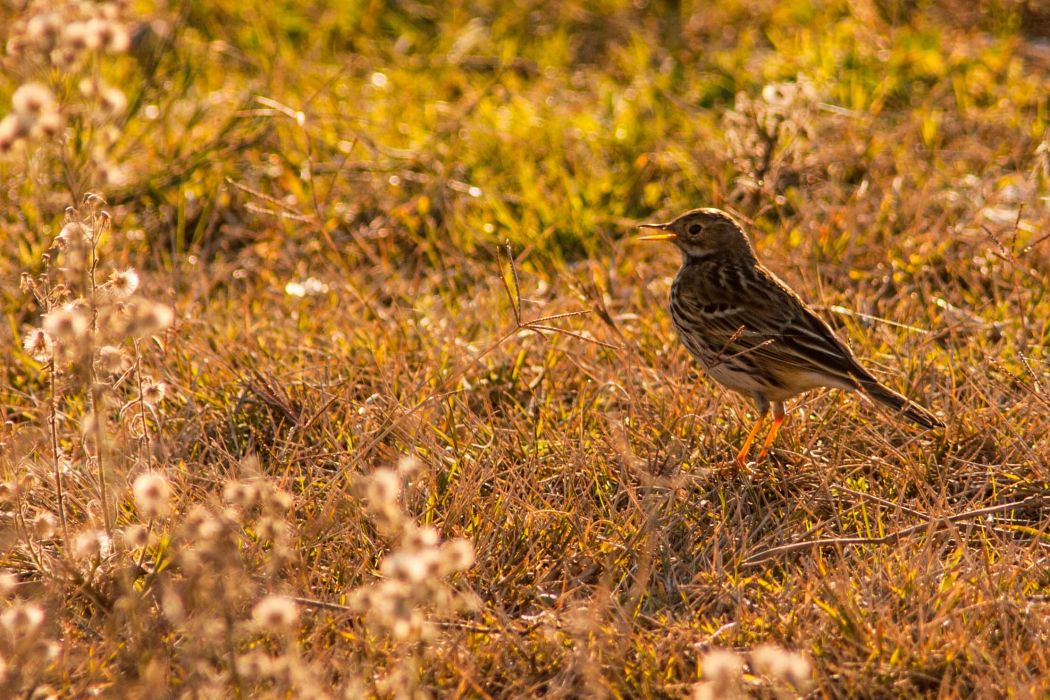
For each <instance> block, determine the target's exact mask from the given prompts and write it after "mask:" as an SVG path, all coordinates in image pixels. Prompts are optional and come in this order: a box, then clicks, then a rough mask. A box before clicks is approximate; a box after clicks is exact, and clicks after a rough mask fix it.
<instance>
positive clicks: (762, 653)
mask: <svg viewBox="0 0 1050 700" xmlns="http://www.w3.org/2000/svg"><path fill="white" fill-rule="evenodd" d="M751 666H752V668H753V669H754V671H755V672H756V673H759V674H761V675H763V676H767V677H769V678H773V679H776V680H780V681H783V682H785V683H787V684H789V685H791V686H793V687H794V688H795V689H796V690H798V691H800V692H806V691H807V690H808V689H809V685H810V684H811V683H812V674H813V669H812V666H811V665H810V663H809V660H808V659H807V658H806V657H805V656H803V655H802V654H798V653H796V652H793V651H788V650H787V649H782V648H780V647H778V646H776V645H775V644H763V645H761V646H758V647H755V648H754V649H753V650H752V651H751Z"/></svg>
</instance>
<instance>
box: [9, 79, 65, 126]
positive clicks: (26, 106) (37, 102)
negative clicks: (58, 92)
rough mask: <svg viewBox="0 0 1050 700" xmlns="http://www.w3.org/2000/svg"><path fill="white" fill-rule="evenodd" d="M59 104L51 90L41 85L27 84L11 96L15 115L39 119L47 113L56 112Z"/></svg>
mask: <svg viewBox="0 0 1050 700" xmlns="http://www.w3.org/2000/svg"><path fill="white" fill-rule="evenodd" d="M56 106H57V103H56V102H55V96H54V94H53V93H52V92H51V90H50V88H48V87H47V86H46V85H42V84H40V83H26V84H25V85H22V86H20V87H19V88H18V89H17V90H15V94H14V95H12V96H11V107H12V109H14V111H15V113H17V114H20V115H23V116H29V117H33V118H36V117H39V116H40V115H41V114H44V113H45V112H54V111H55V109H56Z"/></svg>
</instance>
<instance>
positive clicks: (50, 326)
mask: <svg viewBox="0 0 1050 700" xmlns="http://www.w3.org/2000/svg"><path fill="white" fill-rule="evenodd" d="M90 327H91V322H90V321H89V320H88V317H87V315H86V314H84V313H82V312H81V311H80V310H78V309H65V308H63V309H58V310H57V311H52V312H51V313H49V314H47V315H46V316H44V330H45V331H47V334H48V335H50V336H51V337H52V338H54V339H56V340H58V341H59V342H69V341H72V342H79V341H81V340H83V339H84V337H85V336H86V335H87V333H88V330H89V329H90Z"/></svg>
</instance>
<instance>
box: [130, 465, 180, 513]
mask: <svg viewBox="0 0 1050 700" xmlns="http://www.w3.org/2000/svg"><path fill="white" fill-rule="evenodd" d="M131 491H132V493H133V494H134V496H135V505H136V506H138V509H139V512H140V513H142V515H143V517H146V518H163V517H165V516H166V515H168V513H169V512H170V509H171V484H169V483H168V480H167V479H165V478H164V477H163V476H161V475H160V474H157V473H156V472H147V473H145V474H140V475H139V476H138V478H136V479H135V483H134V484H133V485H132V487H131Z"/></svg>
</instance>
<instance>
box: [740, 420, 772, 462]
mask: <svg viewBox="0 0 1050 700" xmlns="http://www.w3.org/2000/svg"><path fill="white" fill-rule="evenodd" d="M768 412H769V407H768V406H766V407H763V408H762V409H761V411H760V412H759V414H758V418H757V419H756V420H755V425H754V427H752V428H751V432H750V433H748V434H747V439H746V440H744V446H743V447H741V448H740V451H739V452H737V453H736V463H737V464H738V465H739V466H741V467H742V466H744V464H746V463H747V453H748V452H750V451H751V444H752V443H753V442H754V441H755V436H757V435H758V429H759V428H761V427H762V423H763V422H765V420H766V414H767V413H768Z"/></svg>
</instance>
